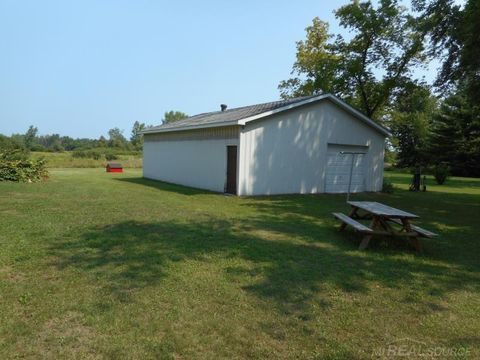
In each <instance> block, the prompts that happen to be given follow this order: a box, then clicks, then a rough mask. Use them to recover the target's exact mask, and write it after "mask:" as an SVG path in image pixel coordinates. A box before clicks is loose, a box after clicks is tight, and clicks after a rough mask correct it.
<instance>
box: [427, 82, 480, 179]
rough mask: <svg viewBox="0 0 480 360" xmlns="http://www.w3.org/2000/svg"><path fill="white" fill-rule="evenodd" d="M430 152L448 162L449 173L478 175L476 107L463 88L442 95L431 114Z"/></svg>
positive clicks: (479, 133)
mask: <svg viewBox="0 0 480 360" xmlns="http://www.w3.org/2000/svg"><path fill="white" fill-rule="evenodd" d="M430 156H431V159H432V160H433V161H434V162H435V163H437V164H438V163H445V164H448V165H449V167H450V169H451V171H452V174H453V175H457V176H476V177H478V176H480V109H479V108H478V107H475V106H472V105H471V103H470V102H469V101H468V97H467V95H466V93H465V91H464V90H463V89H462V90H461V91H459V92H458V93H456V94H454V95H451V96H449V97H448V98H446V99H445V101H444V102H443V104H442V106H441V108H440V113H439V114H438V116H437V117H436V118H435V122H434V126H433V129H432V136H431V139H430Z"/></svg>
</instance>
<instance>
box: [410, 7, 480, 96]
mask: <svg viewBox="0 0 480 360" xmlns="http://www.w3.org/2000/svg"><path fill="white" fill-rule="evenodd" d="M414 5H415V9H416V10H417V11H420V12H422V14H421V16H422V18H423V19H425V20H424V21H423V26H424V30H425V31H427V32H428V33H429V35H430V55H431V56H432V57H436V58H441V59H444V60H443V63H442V70H441V72H440V74H439V76H438V77H437V80H436V85H437V86H438V87H439V88H440V89H441V90H444V91H448V90H452V88H455V87H456V86H457V85H458V84H459V83H462V86H463V87H464V89H463V91H465V95H467V96H468V97H469V98H470V100H471V101H478V98H479V97H480V56H479V55H478V54H479V53H478V51H479V50H478V49H480V36H479V34H480V2H479V1H478V0H468V1H467V2H466V4H465V6H464V7H463V8H462V7H461V6H460V5H458V4H456V2H455V1H454V0H416V1H414Z"/></svg>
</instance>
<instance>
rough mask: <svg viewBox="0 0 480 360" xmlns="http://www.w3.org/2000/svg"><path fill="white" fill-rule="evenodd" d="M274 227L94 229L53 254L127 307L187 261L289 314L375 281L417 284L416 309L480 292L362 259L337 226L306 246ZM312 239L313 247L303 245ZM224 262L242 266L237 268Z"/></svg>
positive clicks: (432, 270) (466, 279)
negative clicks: (333, 292) (425, 298)
mask: <svg viewBox="0 0 480 360" xmlns="http://www.w3.org/2000/svg"><path fill="white" fill-rule="evenodd" d="M270 220H271V219H269V218H265V219H262V218H260V219H259V218H255V219H247V220H245V219H244V220H242V221H241V223H240V224H238V223H235V222H230V221H208V222H205V221H203V222H200V221H199V222H195V223H192V222H182V221H173V222H171V221H170V222H155V223H142V222H137V221H126V222H121V223H118V224H114V225H111V226H106V227H96V228H91V229H89V230H88V231H86V232H85V233H84V234H82V235H81V236H80V237H75V238H74V240H70V241H63V242H62V241H61V242H57V243H55V245H54V246H52V248H51V249H50V250H51V253H52V254H53V255H54V256H55V259H56V260H55V264H54V265H55V266H57V267H59V268H61V269H66V268H74V269H80V270H82V272H84V273H85V274H86V275H88V276H92V277H93V279H95V281H97V282H98V284H99V286H101V287H102V288H103V289H104V290H105V291H107V292H109V293H111V294H112V295H113V296H114V297H116V298H117V299H119V300H120V301H126V302H127V301H128V302H130V301H134V298H133V297H132V296H131V295H130V294H132V293H133V292H134V291H135V290H136V289H142V288H145V287H151V286H155V285H157V284H158V283H159V282H160V281H162V279H163V278H165V277H166V276H169V275H171V273H172V271H174V270H172V265H173V264H177V263H179V262H184V261H187V260H196V261H200V262H208V263H213V265H214V266H215V268H216V269H217V270H216V271H219V272H222V273H223V274H224V276H227V278H228V279H229V280H231V281H232V283H233V284H238V286H239V287H240V288H242V289H244V290H245V291H248V292H249V293H251V294H253V295H254V296H257V297H259V298H262V299H268V300H270V301H273V302H274V304H276V306H277V308H278V309H279V310H280V311H282V312H287V313H290V312H292V311H303V310H305V309H306V308H308V307H309V306H311V304H312V302H314V303H316V305H317V306H322V307H326V306H328V305H329V302H328V301H329V300H328V299H327V296H326V294H325V293H324V291H325V289H332V288H337V289H338V288H339V289H341V290H342V291H345V292H351V293H367V292H369V291H371V290H370V289H371V284H372V282H377V283H379V284H381V285H383V286H386V287H388V288H393V289H395V288H397V287H399V286H403V285H405V286H407V285H408V284H410V282H411V281H412V279H416V280H415V281H416V283H417V284H418V283H420V284H421V286H419V287H417V288H418V292H419V294H418V295H419V297H415V299H414V300H412V301H415V302H419V301H422V300H419V299H421V298H422V294H425V295H427V294H437V295H443V294H444V293H446V292H448V291H452V290H455V289H465V288H472V287H475V288H477V287H478V286H479V277H478V274H475V273H469V272H467V271H462V270H461V269H452V268H451V267H448V266H446V265H443V264H436V263H428V262H426V261H419V260H418V259H416V258H415V257H397V256H392V255H390V254H376V253H370V254H369V253H360V252H358V251H356V250H355V249H354V248H352V246H351V244H349V243H348V241H345V240H344V241H342V239H343V238H344V237H343V236H339V234H337V233H335V231H334V230H333V229H332V228H331V226H330V224H328V226H327V225H325V224H321V223H320V224H316V225H311V226H312V227H314V228H316V231H313V228H311V229H310V230H312V232H311V233H308V234H307V233H305V234H303V235H301V236H300V237H301V239H289V238H288V237H289V236H290V234H289V232H286V233H283V235H284V236H285V234H286V236H287V238H285V237H280V238H269V237H267V236H262V235H259V234H258V233H257V232H259V231H264V229H265V228H268V226H272V224H268V223H270ZM279 221H285V222H287V223H289V222H290V221H291V220H290V219H289V218H285V219H283V220H279ZM276 226H280V227H282V228H281V230H280V232H281V231H284V230H285V227H287V226H289V225H287V224H283V225H282V224H280V223H278V224H274V225H273V227H276ZM297 226H299V227H301V226H302V224H297ZM292 231H293V230H292ZM308 237H310V238H311V239H309V241H303V240H302V239H303V238H308ZM314 240H315V241H314ZM224 259H235V260H236V261H234V262H233V263H235V264H236V265H234V266H232V265H231V263H232V262H224V261H223V260H224ZM226 264H230V265H226ZM406 301H408V299H407V300H406ZM305 314H306V313H305Z"/></svg>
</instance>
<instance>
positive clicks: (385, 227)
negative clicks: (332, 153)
mask: <svg viewBox="0 0 480 360" xmlns="http://www.w3.org/2000/svg"><path fill="white" fill-rule="evenodd" d="M347 203H348V204H349V205H350V206H351V207H352V210H351V211H350V214H349V215H345V214H342V213H333V216H334V217H335V218H337V219H338V220H340V221H341V222H342V224H341V225H340V230H341V231H342V230H344V229H345V228H346V227H347V225H349V226H351V227H353V229H354V230H355V231H357V232H359V233H362V234H363V238H362V241H361V242H360V246H359V249H360V250H364V249H366V248H367V247H368V244H369V243H370V240H371V239H372V237H373V236H391V237H393V236H395V237H405V238H407V239H411V241H412V244H413V246H414V247H415V249H416V250H417V251H421V243H420V240H419V238H420V237H427V238H431V237H435V236H437V234H435V233H433V232H431V231H428V230H425V229H422V228H421V227H419V226H415V225H413V224H411V222H410V220H412V219H417V218H418V217H419V216H417V215H415V214H412V213H409V212H406V211H403V210H400V209H396V208H394V207H391V206H388V205H384V204H381V203H378V202H374V201H348V202H347ZM362 219H368V220H371V222H370V225H369V226H366V225H363V224H362V223H360V222H358V221H357V220H362ZM394 224H395V226H392V225H394Z"/></svg>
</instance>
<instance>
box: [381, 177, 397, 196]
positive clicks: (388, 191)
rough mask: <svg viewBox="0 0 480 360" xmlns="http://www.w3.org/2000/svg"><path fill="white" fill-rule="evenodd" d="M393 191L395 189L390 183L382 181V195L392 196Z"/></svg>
mask: <svg viewBox="0 0 480 360" xmlns="http://www.w3.org/2000/svg"><path fill="white" fill-rule="evenodd" d="M394 190H395V188H394V187H393V184H392V183H391V182H390V181H388V180H385V179H383V185H382V193H385V194H392V193H393V191H394Z"/></svg>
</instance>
